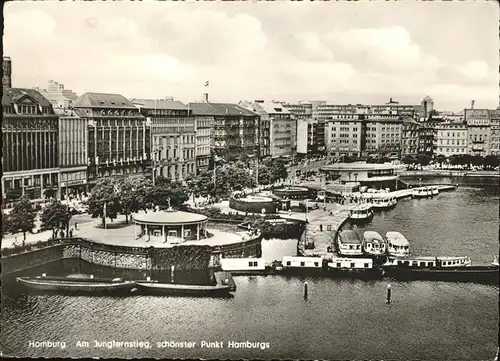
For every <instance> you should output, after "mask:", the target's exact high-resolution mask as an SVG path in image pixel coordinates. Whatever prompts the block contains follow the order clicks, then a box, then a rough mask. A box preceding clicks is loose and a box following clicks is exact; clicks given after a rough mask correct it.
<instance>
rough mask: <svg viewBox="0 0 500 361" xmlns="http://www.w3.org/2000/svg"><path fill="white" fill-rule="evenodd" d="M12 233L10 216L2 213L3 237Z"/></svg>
mask: <svg viewBox="0 0 500 361" xmlns="http://www.w3.org/2000/svg"><path fill="white" fill-rule="evenodd" d="M9 232H10V216H9V214H7V213H4V212H2V237H3V236H4V235H6V234H8V233H9Z"/></svg>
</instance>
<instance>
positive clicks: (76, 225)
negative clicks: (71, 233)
mask: <svg viewBox="0 0 500 361" xmlns="http://www.w3.org/2000/svg"><path fill="white" fill-rule="evenodd" d="M75 230H78V222H75Z"/></svg>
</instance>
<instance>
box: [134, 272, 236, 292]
mask: <svg viewBox="0 0 500 361" xmlns="http://www.w3.org/2000/svg"><path fill="white" fill-rule="evenodd" d="M214 277H215V280H216V284H215V285H188V284H176V283H163V282H158V281H154V280H145V281H136V283H135V285H136V287H137V289H138V290H139V291H140V292H144V293H147V294H164V295H167V294H183V295H192V296H208V295H214V296H215V295H229V294H230V293H231V292H234V291H236V285H235V283H234V280H233V278H232V275H231V274H230V273H228V272H215V274H214Z"/></svg>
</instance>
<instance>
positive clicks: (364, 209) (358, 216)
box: [349, 203, 373, 222]
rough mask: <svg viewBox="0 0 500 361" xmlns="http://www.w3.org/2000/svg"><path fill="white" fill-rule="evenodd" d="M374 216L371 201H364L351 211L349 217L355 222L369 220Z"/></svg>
mask: <svg viewBox="0 0 500 361" xmlns="http://www.w3.org/2000/svg"><path fill="white" fill-rule="evenodd" d="M372 217H373V211H372V206H371V204H369V203H363V204H360V205H359V206H357V207H355V208H353V209H351V210H350V212H349V219H350V220H352V221H354V222H363V221H368V220H370V219H371V218H372Z"/></svg>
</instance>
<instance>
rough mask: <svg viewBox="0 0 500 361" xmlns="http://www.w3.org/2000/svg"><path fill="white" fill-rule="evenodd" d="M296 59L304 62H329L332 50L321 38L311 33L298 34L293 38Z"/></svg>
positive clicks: (331, 57)
mask: <svg viewBox="0 0 500 361" xmlns="http://www.w3.org/2000/svg"><path fill="white" fill-rule="evenodd" d="M293 39H294V40H295V43H296V47H297V48H296V50H297V52H296V54H297V57H298V58H301V59H304V60H306V61H331V60H333V53H332V50H330V49H329V48H328V46H327V45H326V44H325V43H324V41H323V39H322V38H321V36H320V35H319V34H317V33H312V32H300V33H297V34H295V35H294V36H293Z"/></svg>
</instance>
